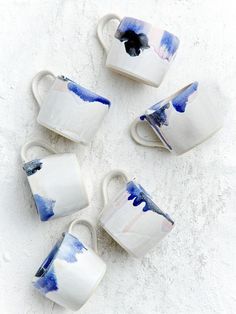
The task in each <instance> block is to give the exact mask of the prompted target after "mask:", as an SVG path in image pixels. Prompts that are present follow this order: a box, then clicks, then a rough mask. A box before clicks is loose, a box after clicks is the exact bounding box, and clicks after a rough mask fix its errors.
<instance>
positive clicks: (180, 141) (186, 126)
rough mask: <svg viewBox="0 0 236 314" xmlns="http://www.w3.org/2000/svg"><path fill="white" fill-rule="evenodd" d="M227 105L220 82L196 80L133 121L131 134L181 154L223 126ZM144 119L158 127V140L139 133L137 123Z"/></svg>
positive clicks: (146, 143) (142, 140) (137, 138)
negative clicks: (219, 86) (218, 83)
mask: <svg viewBox="0 0 236 314" xmlns="http://www.w3.org/2000/svg"><path fill="white" fill-rule="evenodd" d="M225 108H226V106H225V104H224V97H223V95H222V94H221V92H220V91H219V89H218V86H217V84H215V83H214V82H210V83H208V84H204V83H203V82H197V81H196V82H193V83H191V84H189V85H187V86H185V87H183V88H182V89H180V90H179V91H177V92H176V93H175V94H173V95H172V96H170V97H167V98H166V99H163V100H161V101H158V102H157V103H156V104H155V105H153V106H151V107H150V108H149V109H147V110H146V111H145V113H144V114H142V115H141V116H140V117H139V118H137V119H136V120H135V121H134V122H133V124H132V125H131V135H132V137H133V139H134V140H135V141H136V142H137V143H139V144H141V145H144V146H157V147H164V148H166V149H168V150H169V151H170V152H173V153H175V154H177V155H180V154H183V153H185V152H187V151H188V150H190V149H192V148H194V147H195V146H197V145H198V144H200V143H202V142H204V141H205V140H206V139H208V138H209V137H210V136H212V135H213V134H214V133H216V132H217V131H218V130H219V129H220V128H221V127H222V126H223V122H224V117H225ZM142 121H144V122H147V123H148V124H149V126H150V127H151V128H152V129H153V130H154V132H155V133H156V135H157V140H156V141H151V140H149V139H148V138H147V139H143V138H142V137H140V136H139V134H138V129H137V127H138V125H139V124H141V122H142Z"/></svg>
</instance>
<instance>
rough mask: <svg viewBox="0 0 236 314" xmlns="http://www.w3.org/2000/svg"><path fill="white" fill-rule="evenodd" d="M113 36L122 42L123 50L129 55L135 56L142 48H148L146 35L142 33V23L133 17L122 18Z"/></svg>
mask: <svg viewBox="0 0 236 314" xmlns="http://www.w3.org/2000/svg"><path fill="white" fill-rule="evenodd" d="M115 38H117V39H119V40H120V41H121V42H124V45H125V50H126V52H127V53H128V54H129V55H130V56H131V57H136V56H138V55H140V53H141V51H142V50H144V49H147V48H150V46H149V44H148V37H147V35H146V34H145V33H144V23H143V22H142V21H139V20H136V19H133V18H125V19H123V20H122V22H121V23H120V25H119V27H118V29H117V31H116V33H115Z"/></svg>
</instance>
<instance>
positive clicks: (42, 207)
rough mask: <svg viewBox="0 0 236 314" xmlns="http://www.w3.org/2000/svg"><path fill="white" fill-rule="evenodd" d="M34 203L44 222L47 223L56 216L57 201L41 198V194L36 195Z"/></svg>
mask: <svg viewBox="0 0 236 314" xmlns="http://www.w3.org/2000/svg"><path fill="white" fill-rule="evenodd" d="M34 201H35V204H36V207H37V211H38V214H39V217H40V219H41V220H42V221H47V220H48V219H49V218H51V217H52V216H53V215H54V212H53V209H54V206H55V203H56V201H54V200H51V199H48V198H46V197H43V196H40V195H39V194H34Z"/></svg>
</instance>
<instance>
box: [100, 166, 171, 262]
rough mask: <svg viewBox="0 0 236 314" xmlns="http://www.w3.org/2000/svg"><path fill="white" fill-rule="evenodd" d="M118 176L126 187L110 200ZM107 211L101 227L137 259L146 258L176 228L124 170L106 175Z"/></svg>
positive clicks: (103, 213) (104, 182) (104, 186)
mask: <svg viewBox="0 0 236 314" xmlns="http://www.w3.org/2000/svg"><path fill="white" fill-rule="evenodd" d="M115 177H121V178H123V180H124V182H125V186H124V188H123V189H122V190H121V191H120V192H119V193H118V194H117V195H116V197H114V199H111V200H108V192H107V190H108V185H109V183H110V182H111V180H113V179H114V178H115ZM102 190H103V197H104V209H103V211H102V213H101V216H100V224H101V226H102V227H103V228H104V229H105V230H106V232H107V233H108V234H109V235H110V236H111V237H112V238H113V239H114V240H115V241H116V242H117V243H119V244H120V246H122V247H123V248H124V249H125V250H126V251H127V252H128V253H129V254H131V255H132V256H135V257H142V256H144V255H145V254H146V253H147V252H148V251H149V250H150V249H151V248H153V247H154V246H155V245H156V244H157V243H158V242H159V241H160V240H161V239H162V238H163V237H164V236H165V235H167V234H168V233H169V232H170V231H171V230H172V229H173V227H174V221H173V220H172V219H171V218H170V217H169V215H167V214H166V213H164V212H163V211H162V210H161V209H160V208H159V207H158V206H157V205H156V204H155V203H154V201H153V200H152V198H151V196H150V195H149V194H148V193H147V192H146V191H145V190H144V189H143V187H142V186H141V185H140V184H139V183H138V182H137V181H136V180H135V179H133V180H129V179H128V177H127V175H126V174H125V173H124V172H123V171H121V170H113V171H111V172H110V173H108V174H107V175H106V177H105V178H104V181H103V185H102Z"/></svg>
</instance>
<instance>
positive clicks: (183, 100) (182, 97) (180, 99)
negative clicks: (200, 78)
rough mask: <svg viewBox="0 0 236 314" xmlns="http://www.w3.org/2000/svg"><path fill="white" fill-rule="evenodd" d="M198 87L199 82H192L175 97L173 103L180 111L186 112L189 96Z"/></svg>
mask: <svg viewBox="0 0 236 314" xmlns="http://www.w3.org/2000/svg"><path fill="white" fill-rule="evenodd" d="M197 89H198V82H194V83H192V84H191V85H190V86H188V87H187V88H185V89H184V90H183V91H182V92H181V93H179V94H178V95H177V96H176V97H175V98H173V99H172V105H173V106H174V108H175V110H176V111H178V112H185V108H186V105H187V103H188V99H189V96H190V95H192V94H193V93H194V92H196V90H197Z"/></svg>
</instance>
